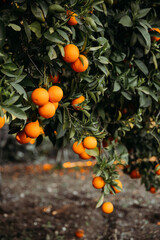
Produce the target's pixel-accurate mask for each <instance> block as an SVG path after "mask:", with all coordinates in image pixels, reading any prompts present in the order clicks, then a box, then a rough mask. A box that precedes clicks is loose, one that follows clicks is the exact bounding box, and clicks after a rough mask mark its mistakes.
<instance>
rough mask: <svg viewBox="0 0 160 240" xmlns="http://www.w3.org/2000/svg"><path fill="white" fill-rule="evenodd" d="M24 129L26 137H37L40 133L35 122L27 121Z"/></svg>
mask: <svg viewBox="0 0 160 240" xmlns="http://www.w3.org/2000/svg"><path fill="white" fill-rule="evenodd" d="M24 131H25V133H26V135H27V136H28V137H30V138H37V137H38V136H39V134H40V127H39V124H37V122H30V123H27V124H26V126H25V128H24Z"/></svg>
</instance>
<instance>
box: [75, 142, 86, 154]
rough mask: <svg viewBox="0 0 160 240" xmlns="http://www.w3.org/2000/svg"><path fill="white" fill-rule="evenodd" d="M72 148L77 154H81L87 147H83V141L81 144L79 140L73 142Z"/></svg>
mask: <svg viewBox="0 0 160 240" xmlns="http://www.w3.org/2000/svg"><path fill="white" fill-rule="evenodd" d="M72 149H73V151H74V152H75V153H77V154H81V153H83V152H84V151H85V148H84V147H83V143H82V142H81V143H80V144H78V141H76V142H74V143H73V146H72Z"/></svg>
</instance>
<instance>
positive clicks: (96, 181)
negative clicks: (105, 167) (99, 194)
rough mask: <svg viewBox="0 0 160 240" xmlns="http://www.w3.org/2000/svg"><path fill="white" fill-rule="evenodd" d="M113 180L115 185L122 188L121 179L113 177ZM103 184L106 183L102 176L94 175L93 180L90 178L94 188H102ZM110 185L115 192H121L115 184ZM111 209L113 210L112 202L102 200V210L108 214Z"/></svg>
mask: <svg viewBox="0 0 160 240" xmlns="http://www.w3.org/2000/svg"><path fill="white" fill-rule="evenodd" d="M114 182H115V184H117V186H118V187H119V188H120V189H122V187H123V186H122V183H121V181H120V180H119V179H115V180H114ZM105 184H106V183H105V181H104V179H103V178H102V177H100V176H99V177H94V178H93V180H92V185H93V187H94V188H96V189H102V188H104V186H105ZM111 187H112V188H113V189H114V192H115V193H119V192H121V190H119V189H118V188H117V187H116V186H111ZM113 210H114V206H113V204H112V203H111V202H104V203H103V204H102V211H103V212H104V213H107V214H109V213H112V212H113Z"/></svg>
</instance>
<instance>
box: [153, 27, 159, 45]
mask: <svg viewBox="0 0 160 240" xmlns="http://www.w3.org/2000/svg"><path fill="white" fill-rule="evenodd" d="M151 31H156V32H158V33H160V29H159V28H152V29H151ZM151 39H152V41H154V40H155V41H156V42H157V41H159V40H160V37H154V36H153V37H151Z"/></svg>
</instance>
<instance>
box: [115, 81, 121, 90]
mask: <svg viewBox="0 0 160 240" xmlns="http://www.w3.org/2000/svg"><path fill="white" fill-rule="evenodd" d="M120 89H121V86H120V84H119V83H118V82H117V81H115V82H114V86H113V92H118V91H119V90H120Z"/></svg>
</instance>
